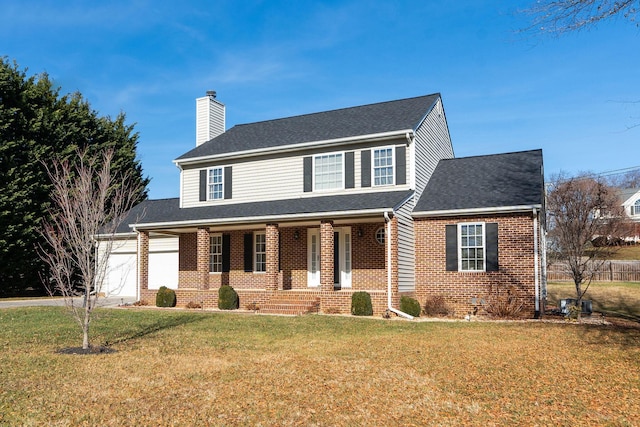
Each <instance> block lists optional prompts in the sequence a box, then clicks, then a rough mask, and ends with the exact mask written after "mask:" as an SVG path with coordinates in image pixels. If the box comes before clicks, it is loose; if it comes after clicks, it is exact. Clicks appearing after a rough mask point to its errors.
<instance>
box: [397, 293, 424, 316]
mask: <svg viewBox="0 0 640 427" xmlns="http://www.w3.org/2000/svg"><path fill="white" fill-rule="evenodd" d="M400 311H404V312H405V313H407V314H410V315H412V316H413V317H420V312H421V311H422V309H421V308H420V303H419V302H418V300H417V299H414V298H411V297H408V296H402V297H400Z"/></svg>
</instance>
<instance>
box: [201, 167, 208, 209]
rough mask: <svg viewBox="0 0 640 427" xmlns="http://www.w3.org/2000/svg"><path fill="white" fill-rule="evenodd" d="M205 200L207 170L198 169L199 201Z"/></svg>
mask: <svg viewBox="0 0 640 427" xmlns="http://www.w3.org/2000/svg"><path fill="white" fill-rule="evenodd" d="M206 200H207V170H206V169H202V170H201V171H200V201H201V202H204V201H206Z"/></svg>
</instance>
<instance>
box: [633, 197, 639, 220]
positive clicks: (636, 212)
mask: <svg viewBox="0 0 640 427" xmlns="http://www.w3.org/2000/svg"><path fill="white" fill-rule="evenodd" d="M631 215H633V216H635V215H640V199H638V200H636V202H635V203H634V204H633V205H631Z"/></svg>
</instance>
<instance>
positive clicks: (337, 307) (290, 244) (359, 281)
mask: <svg viewBox="0 0 640 427" xmlns="http://www.w3.org/2000/svg"><path fill="white" fill-rule="evenodd" d="M322 227H324V228H323V229H324V232H325V233H326V234H325V238H324V246H322V245H323V242H322V239H321V246H322V247H321V251H322V252H324V253H325V254H328V255H329V256H326V257H325V258H324V262H325V264H324V266H325V277H324V279H323V280H324V282H323V283H324V287H323V286H321V287H319V288H309V287H308V286H307V249H308V239H307V230H308V228H307V227H279V226H278V225H275V224H271V225H267V227H265V228H257V229H254V230H233V231H229V232H226V231H221V232H220V231H216V233H221V234H228V235H229V239H230V251H231V254H230V271H229V272H224V273H210V272H209V271H208V270H209V252H208V251H209V243H210V242H209V235H210V234H209V231H208V230H207V229H204V228H203V229H199V230H198V231H197V232H193V233H184V234H181V235H180V237H179V260H178V264H179V275H178V280H179V284H178V289H176V297H177V305H178V306H184V305H186V304H187V303H189V302H191V301H193V302H197V303H200V304H204V307H205V308H216V307H217V306H218V289H219V288H220V286H222V285H231V286H232V287H233V288H234V289H235V290H236V292H238V295H239V297H240V306H241V307H245V306H246V305H247V304H249V303H257V304H264V303H265V302H266V301H267V300H268V299H269V296H270V294H272V293H273V292H275V291H276V290H292V291H303V292H305V293H306V294H316V295H317V296H318V297H319V298H321V311H328V312H340V313H349V312H350V310H351V295H352V294H353V293H354V292H356V291H367V292H369V293H370V294H371V299H372V303H373V307H374V314H375V315H379V314H382V313H383V312H384V311H385V310H386V307H387V297H386V289H387V272H386V261H387V258H386V245H381V244H379V243H378V242H377V241H376V238H375V233H376V231H377V230H378V229H379V228H380V227H384V221H381V222H379V223H362V224H359V223H353V224H340V226H339V227H350V228H351V247H352V250H351V252H352V253H351V265H352V270H351V277H352V288H350V289H349V288H345V289H341V290H334V289H333V237H334V234H333V232H334V226H333V223H332V221H326V222H324V223H323V224H322V225H321V226H320V228H321V229H322ZM394 227H397V225H396V226H394ZM312 228H315V229H318V227H317V226H316V227H312ZM256 231H260V232H266V238H267V239H266V240H267V272H266V273H264V272H245V271H244V235H245V233H253V232H256ZM394 234H395V233H394ZM296 237H297V238H296ZM198 244H200V245H205V246H206V250H205V251H198ZM278 249H279V250H278ZM393 259H394V261H393V263H394V265H397V256H394V258H393ZM321 263H322V260H321ZM205 265H206V273H205V274H204V278H203V275H202V272H200V271H199V270H200V269H202V268H203V266H205ZM392 280H393V283H394V289H396V290H397V273H396V274H394V275H393V276H392ZM155 294H156V291H154V290H145V291H144V292H142V294H141V299H145V300H147V301H148V302H149V303H151V304H153V303H154V302H155ZM394 300H395V301H396V304H397V301H398V297H397V296H396V297H395V298H394Z"/></svg>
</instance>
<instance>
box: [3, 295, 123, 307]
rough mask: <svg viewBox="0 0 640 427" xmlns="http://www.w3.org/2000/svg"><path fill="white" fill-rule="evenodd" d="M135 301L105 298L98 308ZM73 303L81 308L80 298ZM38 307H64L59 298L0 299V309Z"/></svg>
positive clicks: (62, 300) (99, 302)
mask: <svg viewBox="0 0 640 427" xmlns="http://www.w3.org/2000/svg"><path fill="white" fill-rule="evenodd" d="M135 301H136V298H135V297H105V298H100V299H98V307H117V306H119V305H122V304H131V303H133V302H135ZM74 302H75V303H76V304H77V305H79V306H81V305H82V298H74ZM38 306H64V299H63V298H60V297H42V298H33V299H13V298H9V299H0V308H10V307H38Z"/></svg>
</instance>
